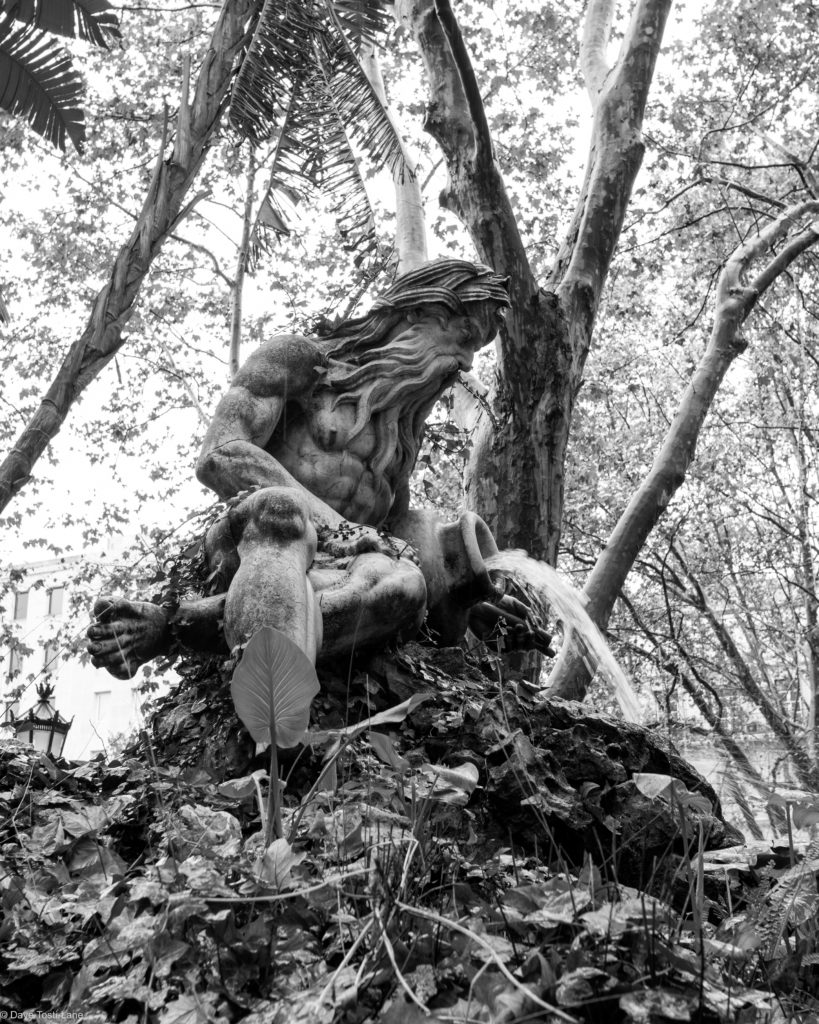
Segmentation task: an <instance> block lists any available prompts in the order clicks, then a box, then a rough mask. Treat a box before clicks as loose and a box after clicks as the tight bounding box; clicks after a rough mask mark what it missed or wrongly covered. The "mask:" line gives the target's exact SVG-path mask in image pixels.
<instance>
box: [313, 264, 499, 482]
mask: <svg viewBox="0 0 819 1024" xmlns="http://www.w3.org/2000/svg"><path fill="white" fill-rule="evenodd" d="M480 302H489V303H494V304H496V305H498V306H508V305H509V292H508V279H507V278H504V277H500V276H499V275H497V274H495V273H494V272H493V271H492V270H491V269H490V268H489V267H487V266H484V265H483V264H481V263H470V262H468V261H467V260H456V259H440V260H434V261H432V262H430V263H425V264H424V265H423V266H421V267H418V268H417V269H416V270H411V271H410V272H409V273H408V274H403V275H402V276H401V277H399V278H398V279H397V280H396V281H395V283H394V284H393V285H392V286H391V287H390V288H388V289H387V291H386V292H384V294H383V295H381V296H379V298H378V299H376V301H375V302H374V303H373V306H372V308H371V309H370V311H369V312H368V313H366V314H365V315H364V316H362V317H357V318H356V319H354V320H347V321H346V322H345V323H343V324H341V325H340V326H338V327H336V328H334V329H332V330H331V331H328V332H327V333H326V334H325V335H324V336H323V341H324V344H325V345H327V344H328V343H331V344H330V346H329V347H326V348H325V354H326V357H327V360H328V370H327V376H326V377H325V381H326V383H327V384H328V385H329V386H330V387H331V388H332V389H333V390H334V391H335V392H336V393H337V397H336V399H335V403H334V404H335V405H339V404H340V403H342V402H350V403H354V404H355V406H356V419H355V424H354V426H353V428H352V430H351V432H350V435H349V436H350V438H351V439H352V438H354V437H355V436H356V435H358V434H359V433H360V432H361V431H362V430H363V429H364V428H365V427H366V426H367V424H369V423H372V422H373V417H374V416H375V415H376V414H377V413H379V412H382V411H387V410H391V411H393V412H396V411H397V412H399V413H400V415H398V416H397V417H396V416H395V415H393V416H391V417H384V418H383V419H384V420H385V423H384V427H383V432H384V436H383V437H382V436H379V437H378V445H377V448H378V451H377V454H376V457H375V460H374V462H373V465H372V468H373V471H374V472H375V473H376V474H378V473H380V472H383V471H384V469H385V468H386V466H387V464H388V463H390V462H391V461H392V460H393V459H394V454H395V451H396V450H398V451H400V453H401V458H400V460H399V465H398V466H396V467H394V469H395V471H396V473H397V474H399V475H400V474H401V473H402V472H409V471H410V470H411V469H412V466H413V465H414V463H415V459H416V456H417V454H418V447H419V445H420V441H421V432H422V430H423V426H424V420H425V419H426V417H427V415H428V413H429V411H430V408H431V406H432V405H433V404H434V402H435V400H436V399H437V398H438V396H439V395H440V393H441V390H442V382H443V381H445V380H446V378H448V377H451V378H452V380H454V379H455V376H456V374H457V371H458V362H457V360H456V359H455V357H454V356H447V355H445V354H444V355H442V353H440V352H439V351H437V350H436V347H435V343H434V342H429V341H427V339H425V338H423V337H412V338H408V339H402V338H401V337H398V338H395V339H393V340H392V341H390V342H386V343H385V341H386V338H387V337H388V335H389V333H390V331H392V329H393V327H395V325H396V324H398V323H400V322H401V321H402V320H406V319H408V318H411V317H412V315H413V313H414V311H416V310H421V309H424V308H427V309H428V308H429V307H430V306H434V307H437V308H438V310H439V311H440V312H441V315H442V317H443V318H446V319H449V317H456V316H468V315H469V310H468V308H467V303H480Z"/></svg>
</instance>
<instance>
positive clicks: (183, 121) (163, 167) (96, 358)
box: [0, 0, 253, 512]
mask: <svg viewBox="0 0 819 1024" xmlns="http://www.w3.org/2000/svg"><path fill="white" fill-rule="evenodd" d="M252 9H253V0H225V3H224V5H223V7H222V10H221V12H220V14H219V18H218V20H217V22H216V26H215V28H214V30H213V34H212V36H211V40H210V44H209V46H208V50H207V53H206V54H205V57H204V60H203V62H202V66H201V68H200V70H199V74H198V77H197V80H196V85H195V88H194V96H193V101H192V102H190V103H189V102H188V81H187V76H186V79H185V82H184V83H183V94H182V99H181V102H180V108H179V118H178V124H177V132H176V138H175V141H174V147H173V152H172V153H171V156H170V157H169V158H168V159H167V160H166V159H165V158H164V150H165V142H166V140H165V138H164V137H163V139H162V145H161V148H160V153H159V157H158V160H157V164H156V167H155V170H154V175H153V178H152V181H151V184H150V187H149V190H148V194H147V196H146V198H145V201H144V203H143V206H142V211H141V212H140V215H139V218H138V219H137V223H136V226H135V228H134V230H133V233H132V234H131V237H130V238H129V239H128V241H127V242H126V243H125V244H124V245H123V246H122V248H121V249H120V251H119V253H118V255H117V258H116V260H115V262H114V266H113V268H112V270H111V274H110V277H109V279H108V283H107V284H106V285H105V287H104V288H103V289H102V290H101V291H100V292H99V294H98V295H97V297H96V299H95V300H94V304H93V307H92V310H91V315H90V318H89V321H88V325H87V326H86V328H85V330H84V331H83V333H82V335H81V336H80V337H79V338H78V339H77V340H76V341H75V342H74V343H73V344H72V345H71V347H70V348H69V350H68V353H67V354H66V356H65V359H64V360H63V362H62V365H61V366H60V368H59V370H58V371H57V375H56V377H55V378H54V381H53V382H52V384H51V386H50V387H49V389H48V391H47V392H46V395H45V397H44V398H43V400H42V401H41V403H40V406H39V408H38V409H37V411H36V412H35V414H34V416H33V417H32V419H31V421H30V422H29V423H28V425H27V426H26V427H25V428H24V430H23V432H22V434H21V435H20V437H19V438H18V439H17V441H16V443H15V445H14V447H13V448H12V450H11V452H10V453H9V455H8V456H7V457H6V459H5V461H4V462H3V464H2V465H0V512H2V510H3V509H4V508H5V507H6V505H7V504H8V503H9V501H10V500H11V498H12V497H13V496H14V495H15V494H16V493H17V492H18V491H19V490H20V488H21V487H23V485H24V484H25V483H26V481H27V480H29V479H30V474H31V470H32V467H33V466H34V463H35V462H36V461H37V459H38V458H39V457H40V455H41V454H42V453H43V452H44V451H45V449H46V448H47V447H48V445H49V443H50V442H51V440H52V439H53V438H54V437H55V436H56V434H57V433H58V431H59V429H60V427H61V426H62V424H63V422H64V420H65V418H66V416H67V414H68V411H69V409H70V408H71V406H72V404H73V403H74V401H75V400H76V399H77V398H78V397H79V395H80V394H81V393H82V392H83V390H84V389H85V388H86V387H87V386H88V384H89V383H90V382H91V381H92V380H93V379H94V378H95V377H96V376H97V375H98V374H99V373H100V371H101V370H102V369H103V368H104V367H105V366H106V365H107V364H108V363H109V362H110V360H111V359H112V358H113V357H114V355H116V353H117V352H118V351H119V349H120V348H121V347H122V345H123V344H124V339H123V337H122V331H123V328H124V327H125V325H126V324H127V323H128V320H129V319H130V317H131V314H132V312H133V308H134V303H135V302H136V300H137V297H138V295H139V292H140V288H141V287H142V282H143V281H144V280H145V277H146V275H147V273H148V271H149V269H150V267H151V264H152V263H153V261H154V259H155V258H156V256H157V255H158V253H159V251H160V249H161V247H162V244H163V242H164V241H165V239H166V238H167V237H168V235H169V234H171V233H172V232H173V230H174V229H175V228H176V226H177V225H178V224H179V222H180V220H182V219H183V217H184V216H185V214H186V213H187V212H188V210H189V209H190V207H191V206H192V205H193V203H189V204H188V205H187V206H186V207H183V202H184V200H185V197H186V196H187V194H188V192H189V191H190V188H191V186H192V184H193V181H194V179H195V177H196V175H197V173H198V171H199V169H200V167H201V166H202V162H203V160H204V158H205V154H206V152H207V147H208V143H209V141H210V139H211V136H212V135H213V132H214V130H215V128H216V127H217V125H218V124H219V121H220V118H221V116H222V113H223V111H224V109H225V101H226V98H227V94H228V89H229V86H230V81H231V77H232V73H233V65H234V59H235V57H236V54H237V52H238V51H239V49H240V47H241V45H242V43H243V41H244V39H245V35H246V22H247V19H248V17H249V15H250V12H251V11H252ZM194 202H195V200H194Z"/></svg>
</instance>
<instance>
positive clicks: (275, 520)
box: [236, 487, 316, 548]
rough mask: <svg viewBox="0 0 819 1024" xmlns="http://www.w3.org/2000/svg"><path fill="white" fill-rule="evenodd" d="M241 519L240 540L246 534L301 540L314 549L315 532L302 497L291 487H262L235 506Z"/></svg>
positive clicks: (261, 537) (273, 538) (299, 492)
mask: <svg viewBox="0 0 819 1024" xmlns="http://www.w3.org/2000/svg"><path fill="white" fill-rule="evenodd" d="M236 514H237V516H238V517H239V518H240V519H241V520H242V521H243V529H242V539H243V540H247V539H249V534H250V535H254V536H257V537H259V538H260V539H264V540H270V541H282V542H286V543H290V542H292V541H305V542H306V543H307V544H309V545H310V546H312V547H313V548H315V545H316V531H315V527H314V526H313V524H312V522H311V520H310V509H309V507H308V504H307V499H306V497H305V496H304V495H303V494H302V492H301V491H299V490H297V489H296V488H295V487H264V488H263V489H262V490H259V491H254V492H253V494H251V495H249V496H248V497H247V498H246V499H245V500H244V501H243V502H242V503H241V505H239V506H238V508H237V509H236Z"/></svg>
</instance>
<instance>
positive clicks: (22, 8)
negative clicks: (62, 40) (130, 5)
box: [0, 0, 120, 47]
mask: <svg viewBox="0 0 819 1024" xmlns="http://www.w3.org/2000/svg"><path fill="white" fill-rule="evenodd" d="M0 11H2V13H3V14H4V15H6V16H7V17H9V18H14V19H15V20H16V21H21V22H23V23H24V24H25V25H29V26H31V27H33V28H38V29H40V31H41V32H53V33H54V34H55V35H58V36H67V37H69V38H71V39H84V40H86V42H89V43H94V44H95V45H97V46H103V47H107V46H108V43H109V42H110V41H111V40H112V39H119V37H120V31H119V21H118V20H117V16H116V14H115V13H114V8H113V7H112V6H111V4H110V3H108V0H0Z"/></svg>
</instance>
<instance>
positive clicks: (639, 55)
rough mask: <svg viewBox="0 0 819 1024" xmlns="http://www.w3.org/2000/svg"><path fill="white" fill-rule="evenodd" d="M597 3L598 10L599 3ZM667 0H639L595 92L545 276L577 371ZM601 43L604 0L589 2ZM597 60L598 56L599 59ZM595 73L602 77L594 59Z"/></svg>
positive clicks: (626, 183)
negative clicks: (570, 205)
mask: <svg viewBox="0 0 819 1024" xmlns="http://www.w3.org/2000/svg"><path fill="white" fill-rule="evenodd" d="M598 5H599V11H598ZM670 7H671V0H637V2H636V3H635V6H634V11H633V13H632V17H631V22H630V24H629V27H628V30H627V32H626V35H625V38H624V40H623V45H622V47H621V50H620V55H619V57H618V59H617V63H616V64H615V66H614V68H613V69H612V70H611V71H610V72H609V73H608V74H607V76H606V78H605V88H603V89H602V90H601V91H600V92H598V93H597V94H596V100H595V103H594V123H593V126H592V142H591V152H590V154H589V161H588V164H587V167H586V173H585V178H584V181H583V185H582V187H581V190H580V200H579V203H578V206H577V210H576V211H575V215H574V218H573V220H572V224H571V226H570V228H569V231H568V233H567V236H566V239H565V241H564V242H563V245H562V246H561V249H560V252H559V253H558V257H557V260H556V262H555V266H554V268H553V270H552V273H551V275H550V278H549V284H550V287H551V288H552V289H553V290H554V291H556V292H557V294H558V296H559V298H560V301H561V306H562V307H563V310H564V313H565V315H566V318H567V320H568V321H569V322H571V323H572V324H574V325H575V338H574V339H573V347H574V348H575V351H576V355H577V371H578V374H579V373H580V372H582V369H583V364H584V361H585V356H586V353H587V352H588V347H589V343H590V340H591V330H592V325H593V323H594V319H595V316H596V313H597V305H598V302H599V300H600V294H601V292H602V289H603V284H604V282H605V279H606V275H607V274H608V269H609V265H610V263H611V259H612V256H613V255H614V250H615V247H616V245H617V241H618V239H619V237H620V231H621V228H622V225H623V220H624V218H625V213H626V208H627V206H628V202H629V199H630V197H631V192H632V189H633V187H634V180H635V178H636V177H637V172H638V170H639V169H640V165H641V163H642V160H643V150H644V145H643V140H642V125H643V115H644V113H645V106H646V102H647V99H648V91H649V87H650V85H651V80H652V77H653V75H654V65H655V63H656V61H657V54H658V53H659V50H660V44H661V42H662V36H663V30H664V28H665V22H666V18H667V17H668V11H669V9H670ZM590 13H591V14H592V15H595V14H596V17H594V18H593V21H594V38H595V39H596V40H597V42H596V43H595V45H596V46H599V36H600V29H599V27H598V22H601V20H602V17H603V14H604V10H603V0H595V2H594V3H593V9H592V8H590ZM598 64H599V62H598ZM593 73H594V74H597V75H598V77H599V66H597V71H594V70H593Z"/></svg>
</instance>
